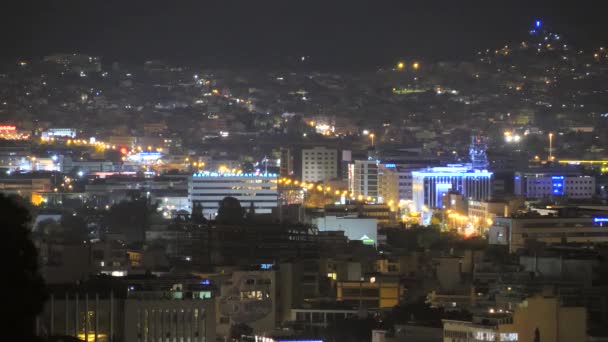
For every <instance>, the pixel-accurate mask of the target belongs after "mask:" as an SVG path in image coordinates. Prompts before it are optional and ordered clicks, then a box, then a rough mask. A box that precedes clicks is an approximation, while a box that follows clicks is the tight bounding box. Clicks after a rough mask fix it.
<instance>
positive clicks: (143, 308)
mask: <svg viewBox="0 0 608 342" xmlns="http://www.w3.org/2000/svg"><path fill="white" fill-rule="evenodd" d="M124 285H125V288H127V289H128V291H127V293H126V296H125V295H116V294H115V293H117V292H114V291H111V289H106V290H103V291H100V292H92V291H89V290H87V289H86V288H72V289H71V290H69V291H65V292H62V291H61V290H60V288H57V290H56V291H53V292H54V293H53V294H51V296H50V298H49V300H47V301H46V303H45V307H44V310H43V312H42V313H41V314H40V315H39V316H38V319H37V322H38V324H37V326H36V335H38V336H42V335H49V334H50V335H53V336H59V335H63V336H73V337H77V338H78V339H79V340H82V341H87V342H110V341H160V340H165V338H167V339H169V338H171V340H174V339H175V340H176V341H191V342H203V341H215V336H216V329H215V328H216V308H215V307H216V304H215V301H214V300H213V299H212V292H211V290H210V289H209V286H208V285H207V286H206V287H205V285H199V286H196V284H191V285H188V284H184V283H181V284H174V285H173V287H172V288H170V289H167V290H162V291H161V290H157V289H154V290H139V289H140V288H141V286H142V285H141V284H139V283H138V284H133V285H131V284H129V285H127V284H124ZM83 292H84V293H83ZM119 292H120V291H119Z"/></svg>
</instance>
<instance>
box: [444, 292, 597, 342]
mask: <svg viewBox="0 0 608 342" xmlns="http://www.w3.org/2000/svg"><path fill="white" fill-rule="evenodd" d="M586 340H587V313H586V310H585V308H583V307H566V306H562V305H560V301H559V300H558V299H557V298H554V297H541V296H536V297H531V298H527V299H525V300H524V301H522V302H521V303H520V304H519V305H518V306H517V307H516V308H515V310H514V311H513V312H512V313H511V312H500V311H495V310H493V309H491V310H490V312H489V313H488V314H487V315H483V316H474V317H473V320H472V321H468V322H467V321H453V320H444V321H443V341H444V342H482V341H488V342H490V341H501V342H502V341H507V342H535V341H555V342H569V341H586Z"/></svg>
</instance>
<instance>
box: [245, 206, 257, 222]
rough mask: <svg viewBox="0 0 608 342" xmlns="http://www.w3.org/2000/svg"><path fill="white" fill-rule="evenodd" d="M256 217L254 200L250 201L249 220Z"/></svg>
mask: <svg viewBox="0 0 608 342" xmlns="http://www.w3.org/2000/svg"><path fill="white" fill-rule="evenodd" d="M254 217H255V207H254V206H253V202H251V203H249V209H248V210H247V221H252V220H253V219H254Z"/></svg>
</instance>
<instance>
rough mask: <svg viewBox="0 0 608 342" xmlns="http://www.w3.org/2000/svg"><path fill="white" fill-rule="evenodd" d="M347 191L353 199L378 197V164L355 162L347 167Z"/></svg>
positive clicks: (375, 162) (372, 161)
mask: <svg viewBox="0 0 608 342" xmlns="http://www.w3.org/2000/svg"><path fill="white" fill-rule="evenodd" d="M348 190H349V191H350V192H352V193H353V194H354V196H355V197H357V196H359V195H361V196H363V197H364V198H367V197H370V196H371V197H372V198H377V197H378V162H377V161H375V160H355V161H354V162H353V163H351V164H349V165H348Z"/></svg>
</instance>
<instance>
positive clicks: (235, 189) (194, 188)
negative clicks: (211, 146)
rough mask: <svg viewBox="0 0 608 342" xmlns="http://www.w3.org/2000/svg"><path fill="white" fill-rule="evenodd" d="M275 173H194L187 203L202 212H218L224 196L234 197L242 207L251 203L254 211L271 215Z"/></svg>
mask: <svg viewBox="0 0 608 342" xmlns="http://www.w3.org/2000/svg"><path fill="white" fill-rule="evenodd" d="M277 180H278V175H277V174H275V173H218V172H201V173H196V174H194V175H192V176H190V177H189V179H188V204H189V206H190V210H192V208H193V207H194V206H193V203H199V204H200V205H202V207H203V215H205V217H207V218H213V217H215V215H217V210H218V209H219V202H220V201H221V200H222V199H224V198H225V197H234V198H236V199H238V200H239V201H240V202H241V206H242V207H243V208H249V207H250V206H251V205H252V204H253V208H254V209H255V213H256V214H271V213H272V210H273V209H274V208H276V207H277V201H278V190H277Z"/></svg>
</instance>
